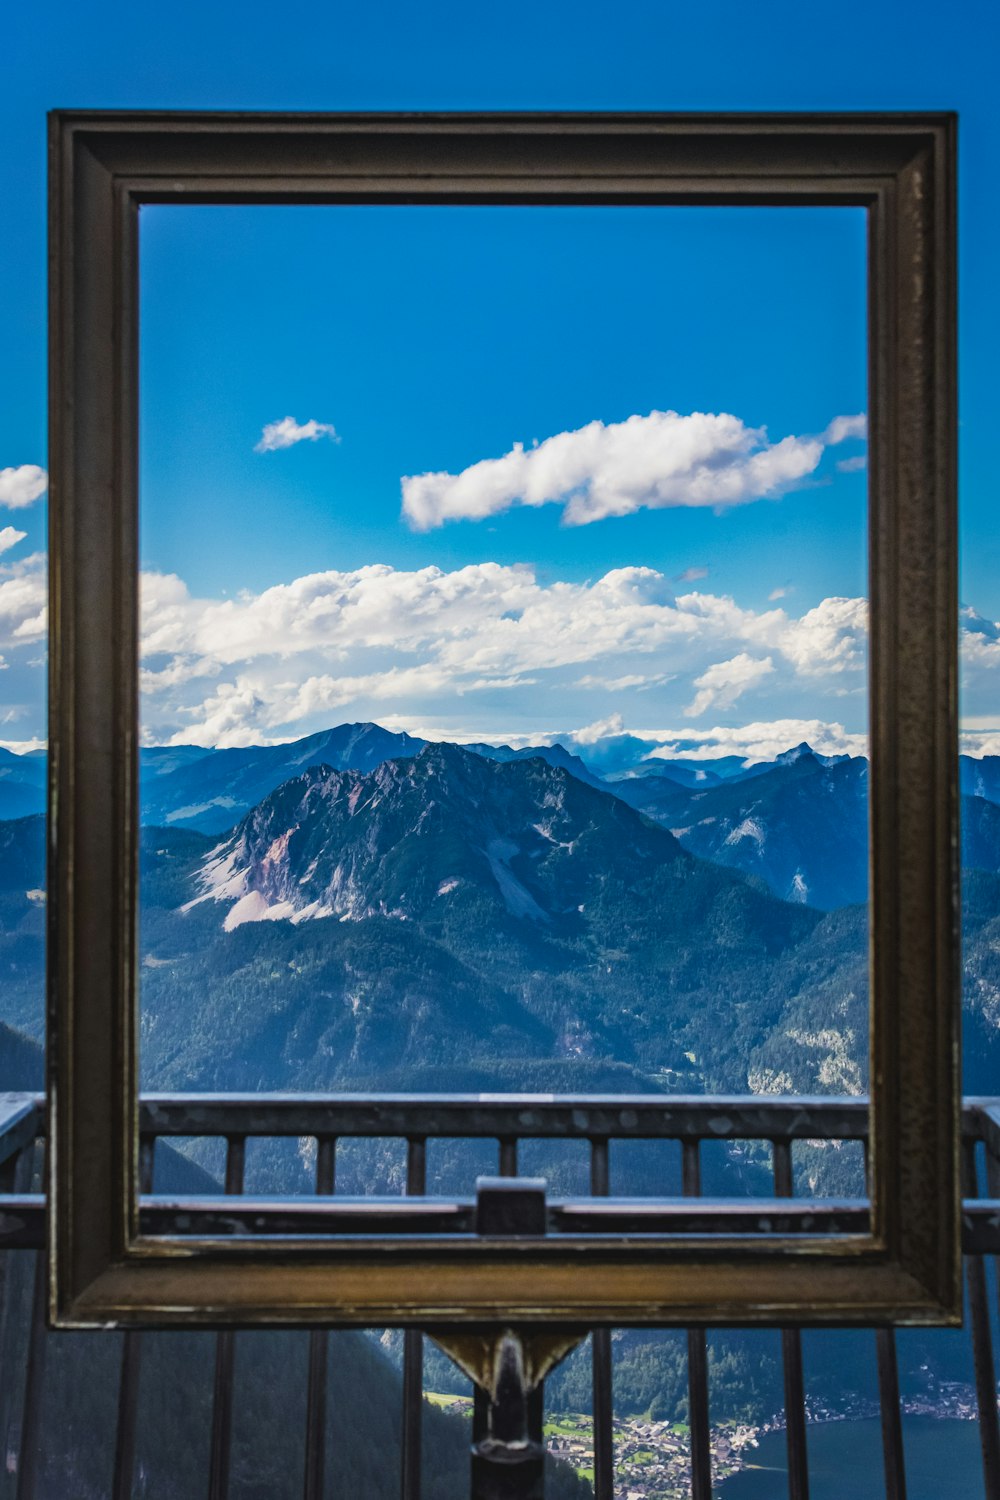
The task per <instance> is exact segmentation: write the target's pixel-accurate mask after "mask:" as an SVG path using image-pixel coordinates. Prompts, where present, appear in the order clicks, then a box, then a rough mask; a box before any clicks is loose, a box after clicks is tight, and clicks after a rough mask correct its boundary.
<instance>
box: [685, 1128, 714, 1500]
mask: <svg viewBox="0 0 1000 1500" xmlns="http://www.w3.org/2000/svg"><path fill="white" fill-rule="evenodd" d="M700 1145H701V1143H700V1142H699V1141H697V1140H693V1141H682V1142H681V1186H682V1188H683V1191H684V1196H685V1198H698V1197H700V1196H701V1156H700ZM687 1345H688V1416H689V1418H690V1426H691V1500H712V1441H711V1428H710V1425H709V1410H708V1339H707V1338H706V1335H705V1330H704V1328H689V1329H688V1331H687Z"/></svg>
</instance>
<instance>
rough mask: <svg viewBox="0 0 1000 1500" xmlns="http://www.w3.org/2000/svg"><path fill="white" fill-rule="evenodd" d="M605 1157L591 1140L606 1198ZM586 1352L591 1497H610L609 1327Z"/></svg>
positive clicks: (595, 1175) (597, 1189)
mask: <svg viewBox="0 0 1000 1500" xmlns="http://www.w3.org/2000/svg"><path fill="white" fill-rule="evenodd" d="M609 1157H610V1149H609V1142H608V1141H607V1139H606V1138H601V1139H599V1140H593V1141H591V1143H590V1191H591V1195H592V1196H593V1197H594V1198H606V1197H607V1196H608V1193H609V1192H610V1190H611V1170H610V1161H609ZM590 1353H591V1361H592V1365H593V1387H594V1395H593V1409H594V1500H614V1493H615V1432H614V1392H613V1387H612V1370H611V1330H610V1328H595V1329H594V1330H593V1332H592V1333H591V1336H590Z"/></svg>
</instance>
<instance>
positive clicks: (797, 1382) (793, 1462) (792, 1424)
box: [771, 1140, 809, 1500]
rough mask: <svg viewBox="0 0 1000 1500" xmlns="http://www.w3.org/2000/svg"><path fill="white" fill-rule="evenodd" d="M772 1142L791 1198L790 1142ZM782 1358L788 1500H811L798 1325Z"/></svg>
mask: <svg viewBox="0 0 1000 1500" xmlns="http://www.w3.org/2000/svg"><path fill="white" fill-rule="evenodd" d="M771 1144H772V1146H773V1149H774V1191H775V1193H776V1195H777V1196H778V1197H779V1198H791V1197H792V1196H793V1193H794V1179H793V1176H792V1147H791V1143H790V1142H789V1141H785V1140H778V1141H772V1143H771ZM781 1362H782V1366H783V1369H784V1375H785V1437H786V1439H787V1444H788V1494H789V1500H809V1458H808V1452H807V1448H806V1392H805V1379H804V1376H803V1372H802V1335H801V1334H800V1333H799V1331H798V1329H797V1328H783V1329H782V1330H781Z"/></svg>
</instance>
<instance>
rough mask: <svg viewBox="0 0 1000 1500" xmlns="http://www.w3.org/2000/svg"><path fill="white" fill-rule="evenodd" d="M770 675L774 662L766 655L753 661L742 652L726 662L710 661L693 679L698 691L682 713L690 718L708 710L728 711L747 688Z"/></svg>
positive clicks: (754, 658) (753, 658)
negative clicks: (709, 664) (704, 670)
mask: <svg viewBox="0 0 1000 1500" xmlns="http://www.w3.org/2000/svg"><path fill="white" fill-rule="evenodd" d="M773 672H774V662H773V661H772V660H771V658H770V657H769V656H765V657H762V658H757V657H753V656H750V655H749V654H748V653H747V652H746V651H741V652H740V654H739V656H734V657H732V658H731V659H730V660H729V661H717V662H713V663H712V665H711V666H710V667H709V668H708V670H707V671H706V672H703V673H702V674H701V676H700V677H696V678H695V680H694V685H695V687H696V688H697V689H698V692H697V694H696V695H695V697H694V700H693V701H692V702H691V703H689V704H688V706H687V708H686V709H685V710H684V713H685V714H686V715H687V716H688V717H689V718H692V719H693V718H697V717H698V715H699V714H703V713H705V712H706V711H707V710H708V709H710V708H715V709H727V708H732V706H733V704H734V703H735V702H736V700H737V698H740V697H742V695H743V694H744V693H745V692H746V690H747V688H752V687H756V685H757V684H758V683H759V682H760V681H761V680H762V678H764V677H767V676H769V675H770V674H772V673H773Z"/></svg>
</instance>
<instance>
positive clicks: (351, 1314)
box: [48, 112, 961, 1327]
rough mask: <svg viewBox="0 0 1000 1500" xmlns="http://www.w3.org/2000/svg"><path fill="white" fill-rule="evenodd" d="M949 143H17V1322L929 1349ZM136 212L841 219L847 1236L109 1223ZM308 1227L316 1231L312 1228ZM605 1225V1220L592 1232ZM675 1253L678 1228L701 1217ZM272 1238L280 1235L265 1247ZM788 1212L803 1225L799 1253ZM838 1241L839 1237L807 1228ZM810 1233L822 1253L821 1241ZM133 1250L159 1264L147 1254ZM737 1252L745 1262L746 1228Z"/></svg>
mask: <svg viewBox="0 0 1000 1500" xmlns="http://www.w3.org/2000/svg"><path fill="white" fill-rule="evenodd" d="M955 136H956V123H955V120H954V118H953V117H952V116H950V115H944V114H936V115H798V116H793V115H778V116H765V115H731V116H726V115H705V116H698V115H655V114H635V115H614V114H598V115H574V114H561V115H516V114H510V115H412V114H411V115H407V114H399V115H346V114H345V115H338V114H331V115H276V114H262V115H225V114H205V115H201V114H176V113H169V114H168V113H162V114H160V113H136V114H130V113H121V114H118V113H77V112H58V113H56V114H54V115H53V116H52V119H51V128H50V209H51V249H50V258H51V263H50V288H51V290H50V296H51V332H50V338H51V409H50V416H51V464H50V467H51V570H52V572H51V603H52V638H51V639H52V650H51V679H50V680H51V690H50V692H51V696H50V713H51V719H50V724H51V728H50V767H51V769H50V804H49V808H50V834H49V837H50V853H49V919H48V920H49V953H50V971H49V999H48V1025H49V1054H48V1055H49V1063H48V1083H49V1108H50V1120H49V1140H50V1150H49V1172H50V1194H49V1203H50V1208H49V1212H50V1216H51V1222H50V1232H51V1241H50V1243H51V1316H52V1319H53V1321H54V1322H55V1323H56V1324H58V1325H59V1326H64V1327H84V1326H97V1325H102V1326H106V1325H108V1324H141V1323H163V1324H166V1323H202V1324H216V1325H223V1324H249V1323H264V1322H269V1323H280V1324H301V1323H317V1322H321V1323H327V1324H330V1325H340V1324H343V1325H347V1324H351V1323H355V1324H370V1325H377V1326H383V1325H387V1324H392V1325H400V1324H410V1325H414V1324H422V1325H425V1326H431V1325H444V1324H449V1325H450V1324H456V1323H465V1324H484V1323H493V1322H496V1321H498V1320H500V1321H504V1322H517V1323H523V1324H530V1323H544V1324H546V1325H550V1326H551V1325H563V1326H570V1325H584V1324H589V1325H594V1324H640V1323H673V1324H680V1323H719V1324H721V1323H725V1324H733V1323H754V1322H758V1323H759V1322H770V1323H781V1322H785V1323H789V1322H799V1323H823V1322H837V1323H844V1322H854V1323H872V1322H880V1321H898V1322H907V1321H909V1322H947V1321H952V1322H954V1321H956V1320H957V1319H958V1317H959V1315H960V1308H961V1293H960V1279H959V1267H960V1257H959V1240H958V1234H959V1172H958V1147H959V1069H958V1038H959V1008H960V1007H959V997H960V987H959V949H958V915H957V914H958V902H957V893H958V877H957V865H958V857H957V832H956V829H957V710H956V675H957V621H958V611H957V595H956V550H957V549H956V394H955V390H956V380H955V368H956V356H955V164H954V159H955ZM145 203H159V204H164V203H177V204H194V203H211V204H224V203H244V204H245V203H257V204H267V203H311V204H315V203H339V204H345V203H422V204H460V203H475V204H494V203H497V204H548V203H562V204H566V203H572V204H588V203H597V204H680V205H684V204H700V205H712V204H726V205H740V204H754V205H786V206H787V205H795V204H807V205H814V206H815V205H854V206H861V207H863V208H865V209H866V210H867V214H868V224H869V230H868V245H869V289H870V290H869V319H870V321H869V350H870V356H869V357H870V382H869V388H870V412H869V415H870V601H871V635H870V729H871V782H870V786H871V791H870V803H871V812H870V817H871V989H872V1002H871V1145H870V1151H869V1167H870V1182H871V1203H870V1212H869V1208H868V1205H867V1203H866V1204H865V1205H864V1213H863V1216H862V1220H861V1222H860V1224H859V1226H858V1228H857V1232H854V1231H852V1232H843V1229H842V1224H843V1223H848V1222H849V1221H850V1214H849V1213H848V1212H847V1211H846V1210H845V1214H844V1215H842V1216H841V1219H838V1217H837V1214H836V1213H835V1212H832V1211H831V1215H830V1216H828V1219H827V1221H825V1222H826V1226H827V1227H826V1228H825V1230H824V1232H822V1233H821V1232H818V1231H814V1232H810V1231H809V1223H808V1222H806V1223H805V1224H804V1225H800V1226H799V1228H800V1229H801V1230H802V1231H803V1232H796V1233H790V1232H787V1231H788V1226H787V1225H786V1226H784V1228H782V1227H781V1226H775V1228H774V1232H771V1233H767V1232H762V1230H761V1226H760V1224H757V1225H756V1227H755V1231H754V1232H753V1233H751V1234H745V1233H740V1232H739V1226H738V1223H737V1222H736V1217H738V1216H734V1215H733V1214H730V1215H729V1216H728V1217H726V1215H725V1214H724V1213H723V1214H722V1216H721V1217H720V1218H719V1221H718V1222H719V1224H720V1225H721V1226H722V1227H721V1228H719V1229H718V1230H717V1231H715V1230H713V1229H712V1226H711V1224H706V1222H700V1225H696V1226H692V1225H691V1224H690V1223H687V1224H685V1223H684V1221H683V1220H682V1218H680V1217H679V1218H678V1219H677V1224H678V1226H679V1229H680V1230H682V1231H683V1232H676V1233H675V1232H672V1230H671V1220H670V1211H671V1210H670V1205H669V1204H664V1205H662V1214H661V1218H660V1220H659V1221H658V1229H657V1232H656V1233H648V1234H646V1233H634V1232H623V1231H622V1230H621V1228H620V1226H619V1227H618V1228H617V1229H616V1228H615V1227H614V1223H615V1221H613V1220H611V1221H608V1222H609V1223H610V1224H611V1228H610V1229H609V1228H602V1229H601V1230H600V1231H599V1232H598V1231H597V1230H595V1229H591V1228H589V1227H588V1225H589V1224H590V1223H591V1222H593V1221H591V1220H588V1219H587V1217H586V1214H585V1213H584V1214H582V1215H577V1219H576V1220H575V1221H574V1223H575V1227H573V1228H570V1229H568V1230H567V1232H564V1233H560V1234H548V1235H546V1234H541V1233H528V1234H520V1235H514V1234H509V1233H506V1232H505V1231H504V1228H503V1225H504V1219H503V1211H502V1206H501V1210H500V1217H499V1219H498V1220H497V1222H496V1226H495V1228H494V1230H493V1231H491V1232H489V1233H485V1234H483V1233H475V1232H469V1233H460V1234H447V1233H442V1232H439V1231H440V1227H441V1226H440V1225H438V1226H437V1228H436V1229H435V1228H434V1227H433V1226H432V1227H431V1228H430V1229H428V1230H427V1231H426V1232H424V1231H421V1232H420V1233H418V1232H417V1231H416V1230H408V1229H406V1228H405V1226H403V1227H402V1228H401V1227H400V1226H399V1225H395V1226H394V1228H393V1231H392V1232H391V1233H388V1232H384V1233H380V1232H379V1231H378V1230H377V1228H371V1227H370V1226H369V1227H367V1228H364V1229H363V1230H358V1229H357V1228H355V1230H354V1231H353V1232H352V1233H350V1234H345V1233H334V1232H333V1230H332V1229H331V1224H332V1221H330V1220H324V1219H323V1217H322V1214H317V1215H315V1216H314V1218H315V1222H314V1223H311V1224H310V1225H308V1226H303V1224H301V1223H298V1224H297V1226H293V1227H291V1228H289V1227H288V1226H286V1232H283V1233H280V1234H271V1235H263V1236H262V1235H257V1234H249V1233H247V1234H241V1233H237V1234H229V1235H226V1234H221V1233H218V1232H212V1231H211V1228H210V1225H211V1219H210V1216H209V1217H208V1218H206V1219H205V1221H204V1222H205V1224H206V1225H209V1228H208V1229H206V1231H205V1232H204V1233H201V1234H197V1235H192V1234H179V1233H165V1232H162V1223H159V1222H158V1221H157V1220H156V1219H155V1206H154V1205H147V1206H145V1207H143V1208H140V1199H139V1191H138V1184H139V1176H140V1117H139V1099H138V1068H137V1023H136V1001H137V996H136V907H137V885H138V873H137V864H138V861H137V760H138V739H137V718H138V715H137V681H138V632H137V595H138V549H137V523H138V515H137V512H138V500H137V489H138V486H137V446H138V439H137V420H138V418H137V413H138V394H137V364H138V359H137V349H138V318H137V307H138V217H139V208H140V206H141V205H142V204H145ZM331 1201H333V1200H331ZM612 1201H613V1200H612ZM703 1219H704V1216H703ZM290 1222H291V1221H290ZM823 1223H824V1220H823V1215H822V1213H821V1212H819V1211H818V1210H817V1213H816V1217H815V1220H814V1224H820V1225H822V1224H823ZM838 1224H841V1228H837V1227H836V1226H837V1225H838ZM830 1225H833V1226H834V1227H833V1228H832V1229H831V1228H830ZM158 1229H159V1231H161V1232H157V1231H158ZM765 1229H766V1226H765Z"/></svg>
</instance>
